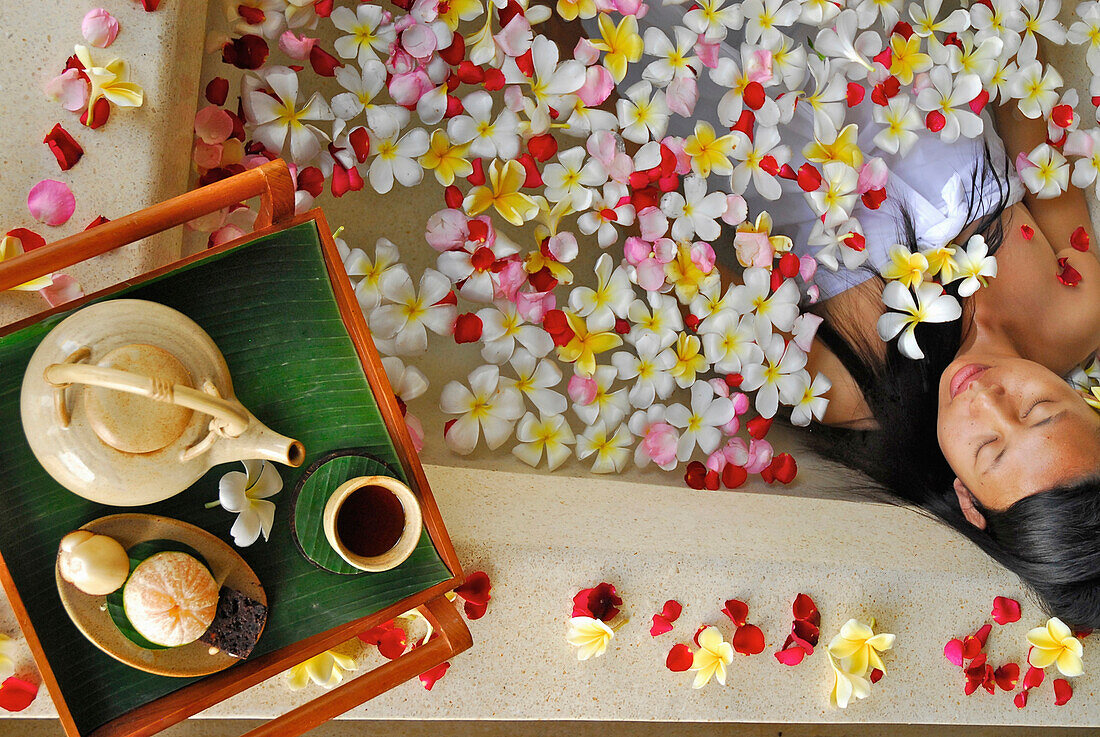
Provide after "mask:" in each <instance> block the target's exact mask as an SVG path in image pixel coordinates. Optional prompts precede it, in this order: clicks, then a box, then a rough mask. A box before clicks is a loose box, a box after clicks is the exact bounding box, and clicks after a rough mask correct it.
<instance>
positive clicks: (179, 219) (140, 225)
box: [0, 159, 294, 292]
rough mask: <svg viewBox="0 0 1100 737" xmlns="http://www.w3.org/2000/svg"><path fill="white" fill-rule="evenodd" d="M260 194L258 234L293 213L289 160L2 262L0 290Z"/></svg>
mask: <svg viewBox="0 0 1100 737" xmlns="http://www.w3.org/2000/svg"><path fill="white" fill-rule="evenodd" d="M256 196H259V198H260V211H259V214H258V215H257V216H256V225H255V227H254V229H255V230H260V229H261V228H266V227H269V226H271V225H276V224H279V223H281V222H284V221H286V220H289V219H290V218H291V217H292V216H293V215H294V181H293V179H292V178H291V176H290V169H288V168H287V165H286V162H284V161H283V160H282V159H276V160H275V161H271V162H269V163H267V164H264V165H263V166H260V167H257V168H255V169H250V170H249V171H246V172H244V173H242V174H238V175H236V176H233V177H230V178H228V179H223V180H222V181H220V182H215V183H213V184H208V185H207V186H205V187H201V188H199V189H196V190H192V191H191V192H188V193H186V194H182V195H180V196H179V197H173V198H172V199H170V200H166V201H164V202H161V203H158V204H156V205H152V206H151V207H147V208H145V209H144V210H141V211H140V212H135V213H131V214H130V215H124V216H122V217H120V218H118V219H117V220H111V221H110V222H107V223H104V224H103V225H98V226H96V227H94V228H92V229H91V230H86V231H84V232H83V233H77V234H75V235H71V236H69V237H68V238H62V239H61V240H59V241H54V242H53V243H50V244H48V245H45V246H42V247H41V248H36V249H34V250H33V251H29V252H27V253H25V254H23V255H22V256H19V257H18V258H14V259H11V260H10V261H5V262H3V263H0V292H2V291H4V290H7V289H11V288H12V287H16V286H18V285H20V284H22V283H24V282H27V281H30V280H31V279H37V278H38V277H40V276H45V275H46V274H52V273H53V272H55V271H60V270H62V269H66V268H68V267H70V266H72V265H73V264H76V263H79V262H81V261H84V260H85V259H89V258H92V257H93V256H99V255H100V254H103V253H107V252H108V251H112V250H114V249H116V248H118V247H120V246H125V245H126V244H127V243H133V242H134V241H137V240H141V239H142V238H147V237H149V236H151V235H154V234H156V233H159V232H161V231H162V230H168V229H169V228H173V227H175V226H177V225H183V224H184V223H186V222H189V221H191V220H194V219H195V218H197V217H199V216H200V215H206V214H207V213H211V212H214V211H215V210H220V209H222V208H223V207H229V206H230V205H235V204H237V203H238V202H242V201H244V200H247V199H251V198H252V197H256Z"/></svg>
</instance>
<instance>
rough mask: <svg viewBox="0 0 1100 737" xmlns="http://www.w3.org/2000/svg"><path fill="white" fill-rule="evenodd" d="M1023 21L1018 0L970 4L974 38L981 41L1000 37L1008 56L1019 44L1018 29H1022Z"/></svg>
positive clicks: (997, 0)
mask: <svg viewBox="0 0 1100 737" xmlns="http://www.w3.org/2000/svg"><path fill="white" fill-rule="evenodd" d="M1025 22H1026V19H1025V18H1024V14H1023V13H1022V12H1021V11H1020V0H990V2H989V4H988V5H987V4H985V3H974V4H973V5H971V6H970V25H971V27H972V28H973V29H974V40H975V41H977V42H978V43H982V42H983V41H985V40H986V39H989V38H996V39H1000V40H1001V41H1002V42H1003V43H1004V52H1005V53H1007V54H1008V55H1009V56H1011V55H1012V54H1014V53H1015V52H1016V49H1017V48H1018V47H1019V45H1020V31H1022V30H1024V23H1025Z"/></svg>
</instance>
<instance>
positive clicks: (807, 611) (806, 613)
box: [791, 594, 821, 625]
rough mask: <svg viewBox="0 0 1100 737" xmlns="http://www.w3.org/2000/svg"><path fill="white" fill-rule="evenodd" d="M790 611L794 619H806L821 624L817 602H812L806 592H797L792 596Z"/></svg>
mask: <svg viewBox="0 0 1100 737" xmlns="http://www.w3.org/2000/svg"><path fill="white" fill-rule="evenodd" d="M791 612H792V613H793V614H794V618H795V619H802V620H806V621H809V622H811V623H813V624H814V625H820V624H821V613H820V612H818V610H817V604H814V600H813V599H811V598H810V597H809V596H807V595H806V594H799V595H798V596H796V597H794V603H793V604H791Z"/></svg>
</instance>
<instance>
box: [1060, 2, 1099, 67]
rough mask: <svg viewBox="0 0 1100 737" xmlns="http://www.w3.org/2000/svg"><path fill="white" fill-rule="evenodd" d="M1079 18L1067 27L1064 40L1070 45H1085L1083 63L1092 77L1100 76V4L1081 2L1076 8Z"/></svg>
mask: <svg viewBox="0 0 1100 737" xmlns="http://www.w3.org/2000/svg"><path fill="white" fill-rule="evenodd" d="M1077 15H1078V17H1080V18H1081V20H1079V21H1075V22H1074V23H1073V25H1071V26H1070V27H1069V31H1068V32H1067V33H1066V40H1067V41H1069V42H1070V43H1071V44H1087V45H1088V46H1087V48H1086V49H1085V62H1086V63H1087V64H1088V67H1089V71H1090V72H1092V74H1093V76H1095V75H1097V74H1100V3H1097V2H1083V3H1080V4H1079V5H1078V6H1077Z"/></svg>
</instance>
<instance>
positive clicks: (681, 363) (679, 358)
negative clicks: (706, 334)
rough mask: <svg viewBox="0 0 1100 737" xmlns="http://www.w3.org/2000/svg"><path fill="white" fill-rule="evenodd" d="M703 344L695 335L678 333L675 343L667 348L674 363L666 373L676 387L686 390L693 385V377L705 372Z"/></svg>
mask: <svg viewBox="0 0 1100 737" xmlns="http://www.w3.org/2000/svg"><path fill="white" fill-rule="evenodd" d="M702 348H703V344H702V341H700V340H699V336H697V335H688V334H687V333H680V334H679V335H678V336H677V338H676V342H675V343H673V344H672V345H671V346H669V348H668V350H670V351H672V354H673V356H675V357H676V362H675V363H674V364H672V368H670V369H669V370H668V373H669V375H670V376H672V378H674V379H675V380H676V385H677V386H679V387H680V388H681V389H686V388H688V387H689V386H691V385H692V384H694V383H695V377H696V375H697V374H700V373H702V372H704V371H706V370H707V359H706V357H705V356H704V355H703V350H702Z"/></svg>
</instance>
